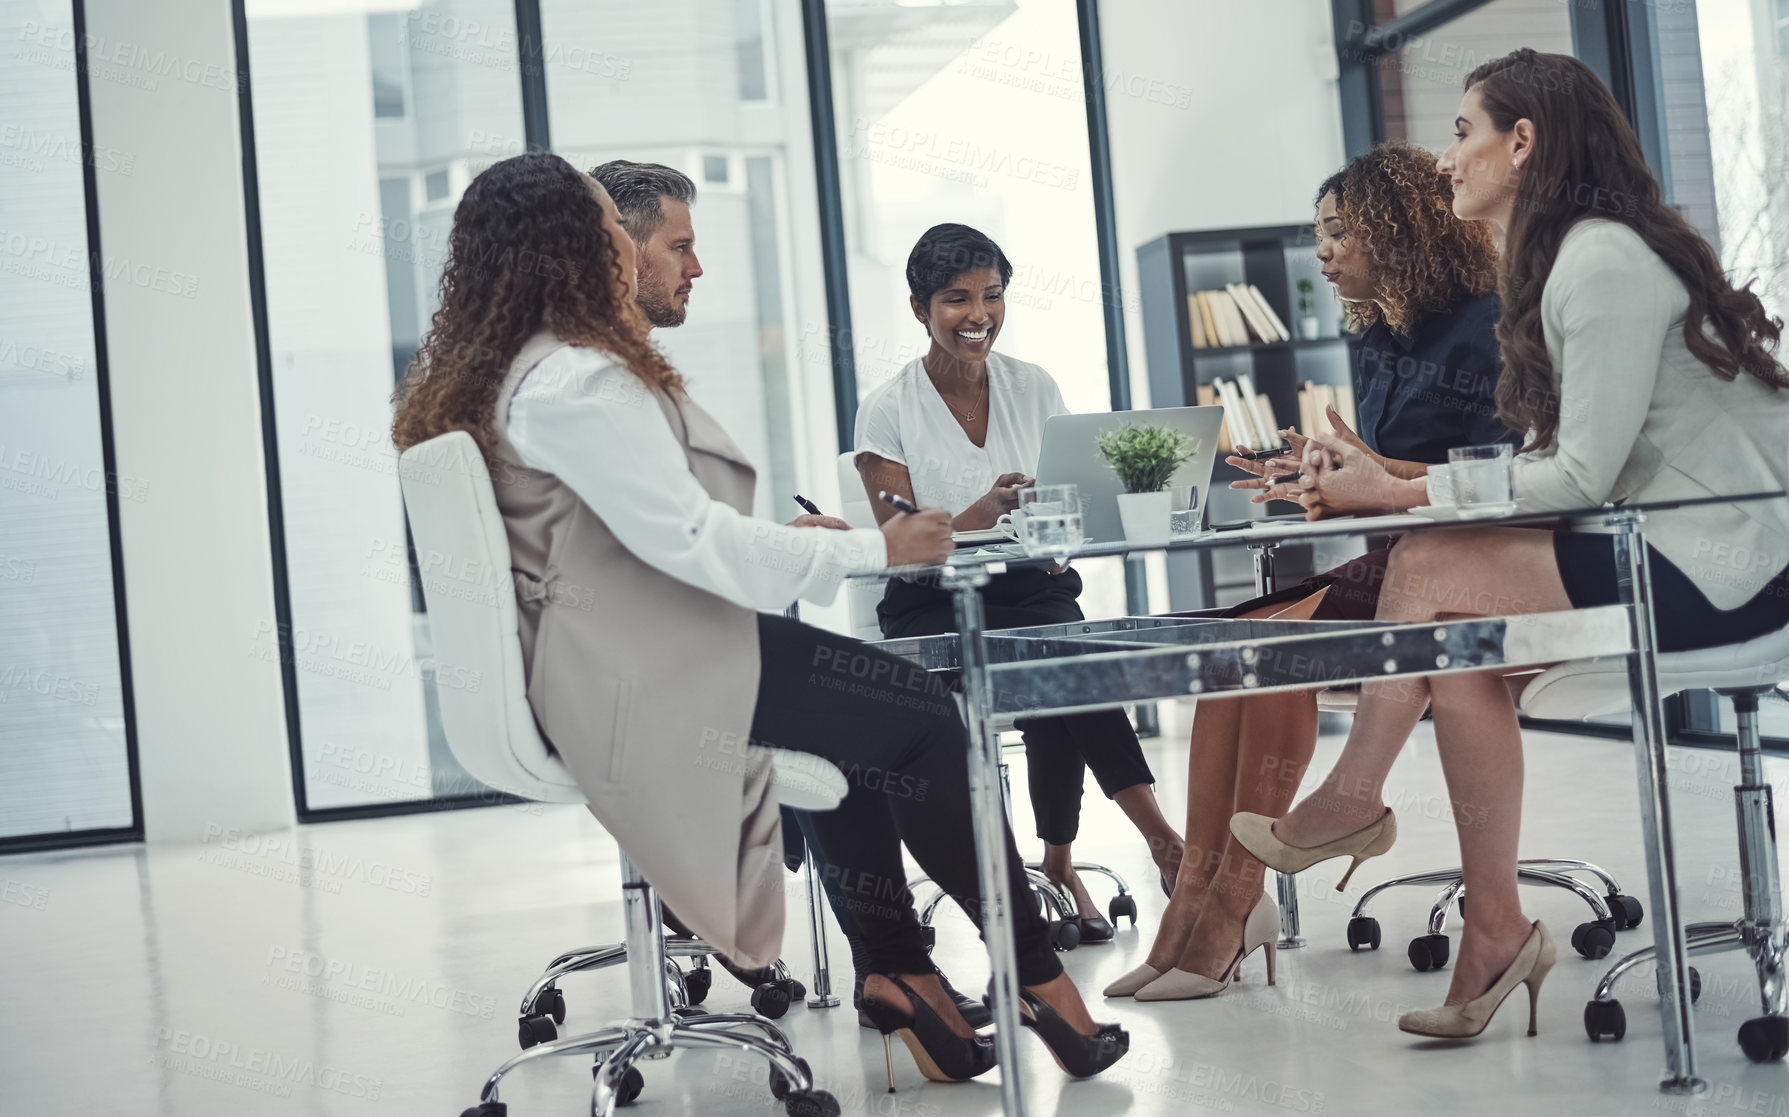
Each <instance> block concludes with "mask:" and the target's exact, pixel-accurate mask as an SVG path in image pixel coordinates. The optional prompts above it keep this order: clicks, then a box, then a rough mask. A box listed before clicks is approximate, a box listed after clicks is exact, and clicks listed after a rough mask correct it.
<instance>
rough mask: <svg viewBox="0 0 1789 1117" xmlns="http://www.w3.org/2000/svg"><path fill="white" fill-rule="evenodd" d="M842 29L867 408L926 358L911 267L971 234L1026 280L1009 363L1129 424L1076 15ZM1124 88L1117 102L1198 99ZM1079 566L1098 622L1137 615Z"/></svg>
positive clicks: (850, 219) (1010, 300)
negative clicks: (1109, 325)
mask: <svg viewBox="0 0 1789 1117" xmlns="http://www.w3.org/2000/svg"><path fill="white" fill-rule="evenodd" d="M826 21H827V30H828V33H829V35H830V37H831V43H830V50H831V60H832V86H833V102H834V119H835V121H836V124H837V130H838V153H839V178H840V191H841V194H842V204H843V210H844V219H845V241H846V249H847V274H848V276H849V278H850V284H851V326H852V334H853V336H852V339H851V341H852V350H853V353H854V355H855V357H856V366H857V390H858V398H859V399H860V400H861V399H862V398H863V397H865V396H867V395H868V394H869V393H870V392H872V391H874V390H875V389H876V388H877V387H879V386H880V385H882V384H885V383H887V382H888V381H889V380H890V379H891V378H892V377H894V376H895V375H896V374H898V373H899V372H900V371H901V369H902V368H903V367H905V366H906V365H907V364H908V363H909V362H911V361H912V360H914V359H915V358H917V357H921V356H923V355H924V354H925V353H926V351H927V348H928V346H929V340H928V337H927V334H926V331H925V327H924V326H922V325H920V324H919V322H917V321H916V320H915V319H914V316H913V311H912V309H911V307H910V306H909V303H908V290H907V281H906V266H907V255H908V253H909V252H910V251H912V248H913V245H914V242H915V241H917V240H918V239H919V236H920V234H921V233H923V232H925V230H926V229H928V228H930V227H931V226H933V225H936V224H940V223H943V222H958V223H961V224H965V225H970V226H973V227H975V228H977V229H979V230H981V231H982V232H983V233H986V234H987V235H988V236H990V237H992V238H993V239H994V241H995V243H997V244H999V245H1000V247H1001V250H1002V251H1003V252H1004V253H1005V254H1006V257H1007V259H1008V260H1009V261H1010V262H1011V263H1012V266H1013V277H1012V282H1011V283H1010V285H1009V286H1008V289H1007V293H1006V319H1005V323H1004V325H1003V326H1002V328H1001V332H1000V337H999V339H998V340H997V341H996V342H995V345H996V348H998V349H999V350H1000V352H1002V353H1005V354H1007V355H1008V356H1012V357H1017V358H1019V359H1021V360H1027V361H1032V362H1035V363H1037V364H1039V365H1042V366H1043V368H1044V369H1045V370H1047V371H1048V372H1049V373H1050V375H1051V376H1052V377H1053V378H1054V379H1055V380H1056V383H1057V384H1058V386H1060V388H1061V389H1062V395H1063V399H1064V400H1065V401H1066V402H1067V404H1068V407H1069V409H1070V410H1071V411H1077V412H1096V411H1109V410H1111V406H1112V405H1111V387H1110V382H1109V380H1108V377H1107V370H1106V330H1105V320H1104V316H1103V303H1102V300H1103V299H1106V298H1109V297H1111V294H1110V291H1109V290H1108V289H1107V288H1106V287H1105V286H1104V285H1103V284H1102V282H1101V276H1100V269H1099V255H1098V249H1099V245H1098V231H1097V229H1096V227H1095V224H1094V203H1093V184H1092V170H1091V156H1090V147H1089V143H1088V137H1087V103H1086V94H1085V87H1084V85H1083V71H1082V66H1081V45H1080V32H1079V28H1078V26H1077V23H1076V19H1075V7H1074V5H1073V4H1068V3H1061V2H1058V0H982V2H976V3H949V2H943V0H935V2H917V3H913V2H904V3H895V2H893V0H889V2H886V3H866V2H864V0H827V4H826ZM1107 77H1108V90H1107V96H1109V97H1110V96H1127V95H1135V96H1140V97H1155V98H1169V99H1173V98H1177V97H1184V96H1187V95H1188V92H1187V90H1186V89H1185V88H1183V87H1174V86H1172V85H1171V84H1169V83H1166V82H1164V81H1156V82H1154V83H1153V84H1151V83H1149V82H1143V83H1141V84H1138V85H1136V86H1135V88H1132V87H1131V86H1129V85H1126V84H1125V82H1126V81H1127V80H1128V78H1127V75H1123V74H1118V73H1113V74H1109V75H1107ZM1128 77H1134V75H1130V76H1128ZM1114 83H1116V84H1114ZM1135 297H1136V295H1135V293H1134V292H1133V293H1132V294H1131V298H1133V299H1135ZM1078 565H1079V566H1080V568H1081V572H1082V576H1083V578H1084V580H1085V583H1086V590H1085V591H1084V593H1083V596H1082V601H1081V603H1082V608H1083V609H1084V610H1085V611H1086V612H1087V614H1088V615H1089V616H1101V615H1111V614H1114V613H1122V612H1123V611H1124V610H1125V597H1124V580H1123V572H1122V570H1121V569H1120V568H1119V566H1118V565H1117V564H1112V563H1106V562H1090V563H1084V564H1078Z"/></svg>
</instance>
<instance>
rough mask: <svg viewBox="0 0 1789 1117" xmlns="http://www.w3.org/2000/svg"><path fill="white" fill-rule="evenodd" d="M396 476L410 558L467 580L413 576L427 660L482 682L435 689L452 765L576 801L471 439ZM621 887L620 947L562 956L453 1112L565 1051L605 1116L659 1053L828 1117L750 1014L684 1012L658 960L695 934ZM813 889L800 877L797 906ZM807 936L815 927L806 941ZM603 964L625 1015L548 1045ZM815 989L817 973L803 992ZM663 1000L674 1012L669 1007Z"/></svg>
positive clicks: (653, 897) (820, 796)
mask: <svg viewBox="0 0 1789 1117" xmlns="http://www.w3.org/2000/svg"><path fill="white" fill-rule="evenodd" d="M398 471H399V476H400V479H401V481H402V485H403V492H404V504H405V507H406V509H407V510H408V512H409V516H410V528H411V532H412V534H413V536H414V538H415V542H416V550H417V553H418V554H419V555H424V556H428V557H429V558H431V559H433V558H435V557H442V558H446V559H451V560H452V561H453V565H454V567H455V568H456V569H460V570H465V571H468V572H476V573H477V579H476V581H475V582H471V581H462V580H460V579H455V581H454V584H453V586H452V587H451V589H452V591H453V592H451V593H450V592H442V590H443V589H445V588H447V587H445V586H444V585H443V584H442V583H439V582H432V581H431V580H429V579H424V581H423V595H424V597H425V598H426V600H427V602H428V607H429V613H428V618H429V628H430V631H431V633H432V636H433V639H434V651H435V655H436V656H438V657H439V658H440V659H442V660H445V661H449V662H452V663H455V664H457V665H459V666H462V667H464V668H466V669H467V670H468V672H469V673H476V675H475V677H477V678H479V679H481V680H482V681H483V684H482V685H480V686H478V687H476V688H471V687H469V688H445V687H444V688H442V689H441V691H440V694H439V700H440V704H441V721H442V727H443V729H444V731H445V733H446V736H447V743H448V747H449V748H450V749H451V750H452V751H453V755H454V759H455V760H457V761H458V762H459V763H460V765H461V766H462V767H464V768H465V769H466V771H467V772H469V773H471V774H472V775H473V776H474V777H476V778H478V779H480V780H482V781H484V782H485V783H487V784H489V785H490V786H491V787H493V788H495V789H496V790H498V791H502V792H507V793H509V794H511V795H515V796H518V797H520V798H524V799H535V800H541V801H545V802H552V803H580V802H583V801H584V795H583V793H582V792H581V791H580V790H579V789H578V787H577V785H576V784H575V783H574V782H573V780H572V778H571V776H570V775H569V774H568V773H567V772H566V770H565V767H564V765H563V764H561V763H560V761H559V759H558V758H557V757H556V756H555V755H554V754H553V753H552V751H551V750H550V749H549V748H548V747H547V744H546V742H545V741H543V740H542V739H541V737H540V734H539V732H538V730H537V729H536V727H535V723H534V714H533V711H532V710H531V709H530V707H529V705H528V697H527V683H526V679H525V678H524V677H523V673H522V647H521V641H520V639H519V638H518V635H517V627H516V624H517V622H516V602H515V586H514V583H513V581H512V575H511V572H510V553H509V539H508V536H507V535H506V534H505V533H504V528H503V520H502V517H501V516H500V515H499V513H498V511H497V501H496V497H495V495H494V494H493V492H492V490H491V484H490V477H489V472H488V469H487V467H486V464H485V462H484V459H483V457H482V456H481V454H480V453H479V450H478V446H477V444H476V443H475V442H474V441H473V440H472V437H471V436H470V435H468V434H466V433H464V432H460V431H455V432H452V433H449V434H444V435H441V436H439V437H436V438H432V439H430V440H429V441H427V442H424V443H422V444H420V445H417V446H414V447H412V448H411V449H409V450H408V451H406V452H405V453H404V454H403V456H402V457H401V458H400V459H399V463H398ZM469 577H470V574H469ZM774 759H775V764H776V788H777V795H778V798H779V799H780V800H781V801H782V802H783V803H784V804H785V805H787V806H791V807H795V808H797V809H800V810H831V809H832V808H834V807H836V806H838V804H839V802H840V801H841V800H842V799H843V798H844V795H845V777H844V775H843V774H842V773H841V772H840V771H839V770H838V768H836V767H835V766H834V765H832V764H830V763H828V762H826V761H824V760H821V759H820V758H818V757H815V756H812V755H809V754H801V753H787V752H781V751H779V752H778V753H777V755H776V756H775V758H774ZM621 878H622V899H623V920H624V924H625V928H626V939H625V941H624V942H622V943H618V944H614V945H611V946H605V947H591V948H588V949H586V950H582V951H574V952H571V953H568V954H565V955H562V956H561V957H560V958H559V959H557V960H556V961H555V962H554V964H553V966H551V967H549V968H548V970H547V972H546V973H544V974H542V975H541V977H540V978H539V979H537V980H536V981H535V982H534V983H533V984H532V985H530V986H529V989H528V992H527V994H526V995H525V996H524V998H523V1001H522V1010H521V1012H522V1019H521V1024H520V1029H521V1034H522V1044H523V1046H524V1047H525V1048H526V1050H524V1051H523V1052H522V1053H521V1054H520V1055H518V1056H516V1057H515V1058H513V1059H510V1060H509V1061H508V1062H506V1063H504V1064H503V1065H502V1066H501V1067H499V1068H497V1070H496V1071H494V1072H493V1073H492V1074H491V1075H490V1077H489V1078H487V1079H486V1080H485V1085H484V1088H483V1090H482V1092H481V1093H480V1097H479V1101H480V1104H479V1105H477V1106H474V1107H473V1108H471V1109H468V1110H466V1112H465V1114H464V1115H463V1117H502V1115H503V1114H504V1113H505V1112H506V1107H505V1105H504V1103H503V1102H501V1101H498V1100H497V1096H498V1086H499V1083H500V1082H501V1081H502V1079H503V1077H504V1075H506V1074H508V1073H509V1072H510V1071H511V1070H513V1069H514V1068H515V1067H517V1066H519V1065H521V1064H522V1063H525V1062H528V1061H530V1060H532V1059H536V1058H540V1057H543V1056H547V1055H566V1054H577V1053H586V1054H594V1055H595V1056H596V1069H595V1076H596V1086H595V1090H594V1093H593V1095H592V1098H591V1112H592V1114H593V1115H600V1117H610V1115H611V1114H612V1113H613V1112H614V1109H615V1107H616V1106H617V1105H622V1104H626V1103H628V1102H631V1101H632V1100H633V1099H634V1098H635V1097H637V1096H638V1094H639V1092H640V1090H641V1089H642V1088H643V1086H644V1080H643V1078H642V1077H641V1075H640V1072H639V1070H638V1069H636V1067H635V1065H634V1064H635V1063H637V1062H639V1061H641V1060H643V1059H651V1058H663V1057H664V1056H666V1055H668V1054H670V1051H671V1049H673V1048H676V1047H702V1048H716V1047H732V1048H741V1049H744V1050H746V1051H748V1052H752V1053H755V1054H757V1055H760V1056H762V1057H763V1058H764V1059H766V1060H767V1061H768V1062H769V1063H770V1088H771V1092H772V1094H773V1095H774V1096H775V1097H777V1098H779V1099H782V1100H783V1101H784V1103H785V1106H786V1109H787V1111H788V1113H789V1114H790V1115H791V1117H837V1115H838V1113H839V1105H838V1102H837V1101H836V1100H835V1099H834V1098H833V1097H832V1096H831V1095H830V1094H827V1093H825V1092H824V1091H820V1090H815V1089H814V1079H813V1074H812V1072H811V1071H810V1070H809V1069H808V1065H807V1063H806V1062H805V1061H804V1060H802V1059H801V1058H799V1057H797V1056H796V1055H795V1053H794V1050H793V1049H792V1048H791V1046H790V1044H789V1041H788V1039H787V1038H785V1037H784V1035H783V1034H782V1031H781V1030H780V1029H779V1028H777V1026H776V1025H775V1024H773V1023H771V1022H770V1021H769V1020H768V1019H766V1018H765V1017H763V1016H761V1015H755V1014H714V1015H701V1014H699V1013H696V1012H695V1011H693V1010H692V1009H690V1008H689V1005H688V1001H689V999H690V997H689V995H690V993H691V990H690V988H689V985H690V982H689V980H688V978H687V977H685V976H684V975H683V974H682V972H681V970H680V969H679V967H678V966H677V965H676V963H674V962H672V961H671V960H670V957H669V956H670V955H672V954H675V955H677V956H679V957H691V958H697V959H703V958H705V957H706V956H707V955H708V954H712V953H713V952H714V951H713V948H712V947H710V946H709V945H708V944H707V943H704V942H702V941H701V940H699V939H689V938H673V939H670V940H667V939H666V937H665V935H664V932H663V918H662V915H661V912H660V908H659V902H658V895H657V893H656V892H655V891H654V890H653V888H652V886H651V884H650V883H648V882H647V881H646V880H645V879H644V878H643V877H641V876H640V875H639V873H638V872H636V871H635V869H634V867H633V865H632V863H631V862H630V861H629V860H628V858H627V853H626V851H625V850H623V851H622V854H621ZM816 885H817V882H816V881H814V880H813V878H812V876H811V874H810V887H809V902H810V904H812V903H813V899H814V892H815V889H816ZM810 918H811V920H813V921H817V919H818V912H817V910H814V909H811V910H810ZM820 940H821V937H820V935H819V934H818V928H817V927H816V945H817V946H818V945H819V943H820ZM617 964H626V965H627V966H628V984H629V989H630V992H631V994H632V1008H633V1014H632V1016H631V1017H630V1018H628V1019H626V1020H624V1021H621V1022H618V1023H616V1024H613V1025H611V1026H609V1027H606V1028H602V1029H599V1030H598V1031H595V1032H591V1033H589V1034H586V1035H582V1036H575V1037H572V1038H569V1039H564V1040H556V1039H555V1038H554V1035H555V1033H554V1032H553V1030H552V1027H553V1024H552V1021H553V1020H557V1021H559V1022H563V1021H564V1012H565V1003H564V996H563V994H561V993H560V992H559V990H558V987H557V984H556V983H557V982H558V980H559V979H560V978H562V977H564V976H565V975H566V974H568V973H572V972H577V971H583V970H590V969H598V968H601V967H603V966H609V965H617ZM822 965H823V961H822ZM817 969H819V967H817ZM667 979H669V981H670V989H667ZM825 980H826V978H825V975H824V970H823V969H819V973H818V975H817V977H816V985H817V986H818V985H821V984H823V983H824V982H825ZM697 999H699V998H697ZM673 1000H677V1001H679V1002H682V1003H679V1004H677V1005H676V1006H675V1007H673V1004H672V1001H673ZM549 1017H551V1018H552V1019H549Z"/></svg>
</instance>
